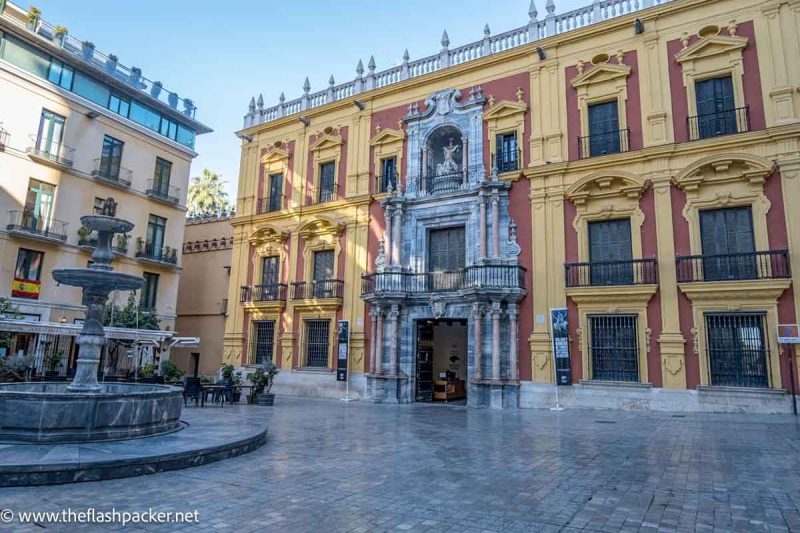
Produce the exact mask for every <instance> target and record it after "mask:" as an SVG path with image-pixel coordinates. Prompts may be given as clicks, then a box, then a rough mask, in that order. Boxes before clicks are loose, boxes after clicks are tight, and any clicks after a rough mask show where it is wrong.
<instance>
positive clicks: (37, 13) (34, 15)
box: [26, 6, 42, 32]
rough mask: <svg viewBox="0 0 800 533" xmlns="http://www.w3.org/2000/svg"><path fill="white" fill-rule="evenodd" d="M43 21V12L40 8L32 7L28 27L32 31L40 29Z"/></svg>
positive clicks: (29, 12)
mask: <svg viewBox="0 0 800 533" xmlns="http://www.w3.org/2000/svg"><path fill="white" fill-rule="evenodd" d="M41 20H42V12H41V10H39V8H38V7H34V6H31V7H30V8H29V9H28V17H27V24H26V27H27V28H28V29H29V30H31V31H34V32H35V31H36V30H38V29H39V22H41Z"/></svg>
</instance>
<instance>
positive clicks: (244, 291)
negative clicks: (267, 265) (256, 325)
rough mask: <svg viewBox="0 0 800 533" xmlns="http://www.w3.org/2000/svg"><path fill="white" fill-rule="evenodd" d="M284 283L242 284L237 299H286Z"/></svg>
mask: <svg viewBox="0 0 800 533" xmlns="http://www.w3.org/2000/svg"><path fill="white" fill-rule="evenodd" d="M286 288H287V287H286V284H285V283H275V284H271V285H243V286H242V288H241V291H240V294H239V301H240V302H242V303H244V302H275V301H284V302H285V301H286Z"/></svg>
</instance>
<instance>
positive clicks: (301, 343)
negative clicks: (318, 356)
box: [297, 309, 336, 371]
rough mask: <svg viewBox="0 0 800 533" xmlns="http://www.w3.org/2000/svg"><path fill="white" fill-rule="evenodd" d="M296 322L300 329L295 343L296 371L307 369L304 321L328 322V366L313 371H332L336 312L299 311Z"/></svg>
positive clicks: (320, 310)
mask: <svg viewBox="0 0 800 533" xmlns="http://www.w3.org/2000/svg"><path fill="white" fill-rule="evenodd" d="M297 320H298V321H299V325H300V327H299V328H298V329H299V330H300V331H298V337H299V339H298V342H297V349H298V354H297V363H298V369H300V370H304V369H306V368H308V367H307V365H306V363H307V361H306V340H307V339H306V320H329V321H330V326H329V327H328V353H327V356H328V366H327V367H326V368H315V369H314V371H326V370H327V371H332V370H333V350H334V345H335V341H336V310H330V309H319V310H310V309H300V310H298V312H297Z"/></svg>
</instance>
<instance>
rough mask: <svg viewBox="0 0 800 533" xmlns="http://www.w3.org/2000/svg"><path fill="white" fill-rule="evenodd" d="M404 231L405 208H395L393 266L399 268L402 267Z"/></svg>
mask: <svg viewBox="0 0 800 533" xmlns="http://www.w3.org/2000/svg"><path fill="white" fill-rule="evenodd" d="M402 229H403V208H402V206H399V205H398V206H396V207H395V208H394V223H393V224H392V231H393V232H394V235H393V236H392V265H393V266H399V265H400V249H401V247H402V243H403V241H402V238H403V236H402V233H401V231H402Z"/></svg>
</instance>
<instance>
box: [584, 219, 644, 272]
mask: <svg viewBox="0 0 800 533" xmlns="http://www.w3.org/2000/svg"><path fill="white" fill-rule="evenodd" d="M632 259H633V250H632V247H631V221H630V219H628V218H622V219H619V220H602V221H597V222H590V223H589V262H590V276H591V284H592V285H630V284H631V283H633V263H632Z"/></svg>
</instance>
